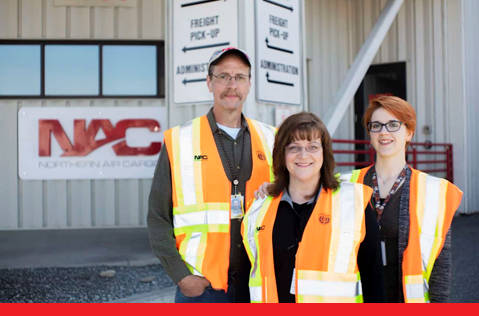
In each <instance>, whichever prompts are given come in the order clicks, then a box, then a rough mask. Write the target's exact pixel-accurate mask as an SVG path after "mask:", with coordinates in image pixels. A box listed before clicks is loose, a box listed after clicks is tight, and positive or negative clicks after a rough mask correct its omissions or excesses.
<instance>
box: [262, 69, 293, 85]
mask: <svg viewBox="0 0 479 316" xmlns="http://www.w3.org/2000/svg"><path fill="white" fill-rule="evenodd" d="M266 80H268V82H270V83H275V84H280V85H283V86H290V87H294V83H290V82H283V81H276V80H271V79H269V72H267V73H266Z"/></svg>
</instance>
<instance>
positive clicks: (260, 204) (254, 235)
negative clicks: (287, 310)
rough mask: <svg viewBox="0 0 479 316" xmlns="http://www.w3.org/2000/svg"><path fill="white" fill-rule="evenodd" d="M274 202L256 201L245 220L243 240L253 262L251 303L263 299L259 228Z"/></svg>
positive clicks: (268, 199)
mask: <svg viewBox="0 0 479 316" xmlns="http://www.w3.org/2000/svg"><path fill="white" fill-rule="evenodd" d="M272 201H273V197H270V196H268V197H266V198H264V199H255V200H254V201H253V204H252V205H251V207H250V210H249V211H248V213H247V215H246V216H245V218H244V223H243V225H244V229H245V231H244V234H243V239H244V240H245V241H246V242H245V243H244V244H245V249H246V252H247V253H248V257H249V258H250V261H251V263H252V264H251V272H250V280H249V287H250V299H251V302H252V303H253V302H258V303H261V302H262V300H263V298H262V291H261V289H262V285H263V284H262V276H261V265H260V256H259V251H260V250H259V239H258V234H259V231H260V230H258V229H257V227H261V226H262V224H263V220H264V217H265V215H266V212H267V211H268V208H269V206H270V204H271V202H272Z"/></svg>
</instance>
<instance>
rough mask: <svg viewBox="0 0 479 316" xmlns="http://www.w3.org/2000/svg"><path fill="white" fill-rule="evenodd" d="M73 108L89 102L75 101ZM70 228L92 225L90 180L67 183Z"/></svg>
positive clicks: (86, 104) (87, 104)
mask: <svg viewBox="0 0 479 316" xmlns="http://www.w3.org/2000/svg"><path fill="white" fill-rule="evenodd" d="M69 106H72V107H89V106H90V101H89V100H73V101H70V102H69ZM67 189H68V209H67V210H68V213H67V215H68V216H67V217H68V227H90V226H91V225H92V202H91V201H92V186H91V181H90V180H70V181H67Z"/></svg>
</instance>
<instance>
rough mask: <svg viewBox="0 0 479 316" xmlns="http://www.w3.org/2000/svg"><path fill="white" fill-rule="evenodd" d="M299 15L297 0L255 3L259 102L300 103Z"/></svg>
mask: <svg viewBox="0 0 479 316" xmlns="http://www.w3.org/2000/svg"><path fill="white" fill-rule="evenodd" d="M300 13H301V8H300V1H299V0H256V47H257V49H256V50H257V53H258V54H257V60H256V69H257V75H258V77H257V96H258V100H259V101H263V102H271V103H279V104H294V105H300V104H301V95H302V76H303V75H302V71H303V70H302V62H301V60H302V59H301V58H302V57H301V56H302V49H301V43H302V41H301V28H300V25H301V24H300Z"/></svg>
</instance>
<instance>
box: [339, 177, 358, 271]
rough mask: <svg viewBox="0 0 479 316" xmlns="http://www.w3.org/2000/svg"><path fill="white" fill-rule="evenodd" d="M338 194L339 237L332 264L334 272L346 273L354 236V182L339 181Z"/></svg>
mask: <svg viewBox="0 0 479 316" xmlns="http://www.w3.org/2000/svg"><path fill="white" fill-rule="evenodd" d="M339 194H341V196H340V200H341V201H340V208H341V228H340V229H341V234H340V237H339V245H338V253H337V257H336V262H335V264H334V272H336V273H347V272H348V267H349V259H350V258H351V252H352V251H353V246H354V236H355V232H354V226H355V223H356V207H355V199H354V198H355V196H354V194H355V190H354V184H353V183H349V182H343V183H341V188H340V191H339Z"/></svg>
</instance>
